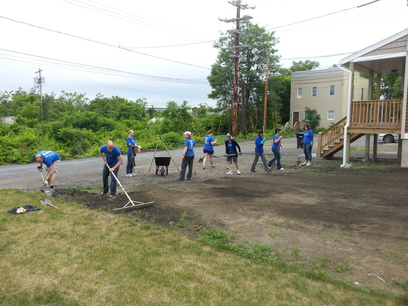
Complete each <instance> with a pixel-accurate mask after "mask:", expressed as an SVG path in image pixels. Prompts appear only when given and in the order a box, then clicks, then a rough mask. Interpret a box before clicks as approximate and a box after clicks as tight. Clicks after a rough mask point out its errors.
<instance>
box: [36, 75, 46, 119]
mask: <svg viewBox="0 0 408 306" xmlns="http://www.w3.org/2000/svg"><path fill="white" fill-rule="evenodd" d="M41 72H42V69H38V71H36V72H35V73H38V78H35V79H34V81H35V83H36V84H38V86H39V87H40V117H41V119H42V118H43V96H42V83H43V82H44V78H42V77H41Z"/></svg>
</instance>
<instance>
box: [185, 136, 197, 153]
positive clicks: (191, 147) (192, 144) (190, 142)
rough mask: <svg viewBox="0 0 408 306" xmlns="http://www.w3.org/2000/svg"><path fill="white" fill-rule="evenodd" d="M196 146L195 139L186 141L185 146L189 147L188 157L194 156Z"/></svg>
mask: <svg viewBox="0 0 408 306" xmlns="http://www.w3.org/2000/svg"><path fill="white" fill-rule="evenodd" d="M195 145H196V141H195V140H194V138H190V139H186V140H184V146H185V147H187V151H186V155H194V147H195Z"/></svg>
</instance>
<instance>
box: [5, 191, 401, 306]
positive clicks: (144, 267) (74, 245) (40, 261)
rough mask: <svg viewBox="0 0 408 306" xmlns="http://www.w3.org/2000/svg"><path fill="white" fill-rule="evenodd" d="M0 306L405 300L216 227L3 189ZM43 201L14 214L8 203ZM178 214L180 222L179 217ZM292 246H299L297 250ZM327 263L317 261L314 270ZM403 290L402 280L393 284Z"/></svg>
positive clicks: (380, 302) (381, 302)
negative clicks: (170, 224) (164, 225)
mask: <svg viewBox="0 0 408 306" xmlns="http://www.w3.org/2000/svg"><path fill="white" fill-rule="evenodd" d="M0 196H1V198H2V201H1V203H0V209H1V212H2V213H1V214H0V237H1V239H0V275H1V283H0V304H1V305H282V304H283V305H385V304H388V305H404V303H406V302H407V300H408V299H407V297H404V296H395V295H392V294H389V293H380V292H374V291H368V290H367V291H366V290H363V289H361V288H357V287H353V286H352V284H347V283H345V282H336V281H335V280H332V279H330V278H328V277H327V276H326V275H325V274H324V272H321V271H310V272H304V271H300V270H298V269H296V268H295V267H291V266H287V265H285V264H283V263H282V262H281V261H280V260H279V251H278V250H275V249H273V248H271V247H270V246H266V245H262V244H248V245H241V246H239V245H236V244H234V243H233V238H234V237H233V236H232V235H229V234H226V233H224V232H222V231H216V230H206V229H200V232H201V238H200V240H192V239H189V238H186V237H185V236H182V235H181V234H179V233H177V232H176V231H174V232H173V231H168V230H164V229H161V228H158V227H155V226H152V225H149V224H146V223H141V222H135V221H132V220H129V218H128V217H127V216H126V215H124V214H119V215H118V214H110V213H106V212H102V211H95V210H88V209H86V208H84V207H83V206H81V205H76V204H74V203H68V202H64V201H61V200H59V199H55V198H52V199H51V200H52V203H53V204H54V205H56V206H57V207H59V208H61V209H63V210H65V211H67V212H68V213H67V214H64V213H62V212H60V211H58V210H56V209H54V208H52V207H49V206H41V204H40V200H41V199H44V195H43V194H41V193H37V192H22V191H15V190H0ZM23 205H34V206H37V207H42V208H43V209H42V210H40V211H34V212H28V213H25V214H21V215H16V214H8V213H6V211H7V210H9V209H11V208H13V207H17V206H23ZM186 217H187V216H186V215H183V214H182V215H181V216H180V221H181V222H183V220H185V219H186ZM295 253H298V252H297V250H295ZM324 262H325V260H319V264H318V265H319V267H321V266H323V265H324ZM396 283H397V284H398V285H399V286H401V287H404V286H406V282H405V281H396Z"/></svg>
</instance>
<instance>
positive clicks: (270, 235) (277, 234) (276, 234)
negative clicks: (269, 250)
mask: <svg viewBox="0 0 408 306" xmlns="http://www.w3.org/2000/svg"><path fill="white" fill-rule="evenodd" d="M268 236H269V237H271V238H272V239H274V238H276V237H279V236H280V234H279V233H275V232H272V233H269V234H268Z"/></svg>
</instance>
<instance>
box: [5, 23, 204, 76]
mask: <svg viewBox="0 0 408 306" xmlns="http://www.w3.org/2000/svg"><path fill="white" fill-rule="evenodd" d="M0 18H2V19H5V20H9V21H12V22H16V23H20V24H24V25H27V26H30V27H34V28H37V29H41V30H45V31H49V32H53V33H57V34H61V35H65V36H69V37H73V38H77V39H81V40H85V41H88V42H92V43H96V44H100V45H103V46H108V47H112V48H115V49H117V48H119V49H123V50H126V51H129V52H133V53H137V54H140V55H144V56H149V57H153V58H156V59H160V60H164V61H169V62H173V63H177V64H181V65H187V66H192V67H197V68H203V69H210V68H209V67H203V66H199V65H194V64H188V63H184V62H180V61H175V60H171V59H168V58H163V57H160V56H156V55H151V54H147V53H143V52H139V51H135V50H131V49H128V48H125V47H123V46H121V45H119V46H115V45H112V44H109V43H105V42H101V41H97V40H94V39H90V38H84V37H81V36H77V35H73V34H68V33H65V32H61V31H56V30H52V29H49V28H46V27H42V26H37V25H33V24H31V23H27V22H24V21H19V20H15V19H12V18H9V17H5V16H0Z"/></svg>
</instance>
